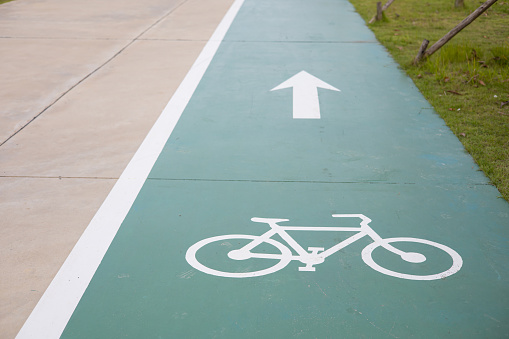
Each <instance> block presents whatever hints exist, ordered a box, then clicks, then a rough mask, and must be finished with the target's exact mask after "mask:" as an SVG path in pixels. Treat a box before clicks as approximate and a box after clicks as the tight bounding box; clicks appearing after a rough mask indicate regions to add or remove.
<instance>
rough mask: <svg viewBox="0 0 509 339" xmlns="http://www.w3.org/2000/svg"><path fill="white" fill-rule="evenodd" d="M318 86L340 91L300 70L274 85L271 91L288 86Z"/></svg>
mask: <svg viewBox="0 0 509 339" xmlns="http://www.w3.org/2000/svg"><path fill="white" fill-rule="evenodd" d="M302 86H304V87H320V88H324V89H330V90H332V91H338V92H341V91H340V90H339V89H337V88H336V87H334V86H331V85H329V84H328V83H326V82H325V81H322V80H320V79H318V78H317V77H315V76H313V75H311V74H309V73H308V72H306V71H300V72H299V73H297V74H295V75H294V76H293V77H291V78H290V79H288V80H286V81H285V82H283V83H282V84H280V85H279V86H276V87H274V88H273V89H271V91H277V90H279V89H284V88H290V87H302Z"/></svg>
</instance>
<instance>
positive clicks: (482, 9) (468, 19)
mask: <svg viewBox="0 0 509 339" xmlns="http://www.w3.org/2000/svg"><path fill="white" fill-rule="evenodd" d="M497 1H498V0H488V1H486V2H485V3H483V4H482V5H481V6H480V7H479V8H478V9H476V10H475V11H474V12H472V14H470V15H469V16H467V17H466V18H465V19H464V20H463V21H462V22H460V23H459V24H458V25H457V26H456V27H454V28H453V29H452V30H451V31H450V32H449V33H447V34H446V35H444V36H443V37H442V38H441V39H440V40H438V41H437V42H435V44H434V45H433V46H431V47H430V48H429V49H428V50H427V51H426V52H425V53H424V55H421V57H420V58H419V55H420V53H421V50H419V54H417V56H416V57H415V59H414V63H417V62H419V61H420V60H422V59H425V58H427V57H429V56H431V55H432V54H433V53H435V52H436V51H438V50H439V49H440V48H441V47H442V46H443V45H445V44H446V43H447V42H448V41H449V40H451V39H452V38H454V36H455V35H456V34H458V33H459V32H460V31H461V30H462V29H463V28H465V27H467V26H468V25H470V24H471V23H472V21H474V20H475V19H477V18H478V17H479V16H480V15H481V14H483V13H484V12H485V11H486V10H487V9H488V8H490V6H491V5H493V4H494V3H495V2H497ZM425 41H426V40H425ZM423 45H424V43H423ZM421 49H422V46H421Z"/></svg>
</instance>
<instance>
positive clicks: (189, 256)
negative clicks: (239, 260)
mask: <svg viewBox="0 0 509 339" xmlns="http://www.w3.org/2000/svg"><path fill="white" fill-rule="evenodd" d="M258 238H259V237H257V236H254V235H246V234H228V235H220V236H216V237H211V238H207V239H203V240H201V241H198V242H197V243H196V244H194V245H192V246H191V247H189V249H188V250H187V252H186V260H187V262H188V263H189V264H190V265H191V266H193V267H194V268H196V269H197V270H200V271H202V272H204V273H207V274H211V275H215V276H219V277H226V278H250V277H257V276H262V275H266V274H270V273H274V272H276V271H279V270H280V269H282V268H284V267H285V266H286V265H288V263H289V262H290V261H291V260H292V252H291V251H290V249H288V247H286V246H285V245H283V244H281V243H280V242H278V241H275V240H273V239H266V240H264V241H263V242H265V243H268V244H270V245H272V246H275V247H276V248H277V249H278V250H279V252H281V254H277V255H272V257H277V259H272V258H271V259H268V260H278V261H277V263H276V264H275V265H273V266H271V267H268V268H265V269H262V270H257V271H254V272H224V271H219V270H215V269H212V268H210V267H207V266H205V265H203V264H202V263H200V262H199V261H198V259H197V258H196V253H197V252H198V250H199V249H201V248H202V247H204V246H206V245H208V244H211V243H214V242H218V241H221V242H223V241H224V240H238V239H242V240H246V239H247V240H256V239H258ZM237 250H238V249H237ZM233 251H234V250H232V251H230V253H231V252H233ZM253 257H256V256H253ZM245 259H249V258H245ZM225 260H234V259H232V257H230V256H225Z"/></svg>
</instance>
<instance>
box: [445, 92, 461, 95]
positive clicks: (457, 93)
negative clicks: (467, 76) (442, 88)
mask: <svg viewBox="0 0 509 339" xmlns="http://www.w3.org/2000/svg"><path fill="white" fill-rule="evenodd" d="M447 92H449V93H452V94H456V95H463V94H461V93H459V92H456V91H447Z"/></svg>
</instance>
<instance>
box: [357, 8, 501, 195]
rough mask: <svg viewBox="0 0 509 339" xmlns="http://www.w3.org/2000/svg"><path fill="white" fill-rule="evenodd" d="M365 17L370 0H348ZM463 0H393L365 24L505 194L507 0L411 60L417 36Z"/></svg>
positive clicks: (440, 24)
mask: <svg viewBox="0 0 509 339" xmlns="http://www.w3.org/2000/svg"><path fill="white" fill-rule="evenodd" d="M350 1H351V2H352V4H353V5H354V6H355V8H356V10H357V11H358V12H359V14H360V15H361V16H362V17H363V18H364V19H365V20H366V21H368V20H369V19H370V18H371V17H372V16H373V14H374V13H375V12H376V1H374V0H350ZM480 5H481V2H479V1H474V0H465V7H463V8H455V7H454V0H424V1H423V0H396V1H395V2H394V3H393V4H392V5H391V7H389V8H388V9H387V11H386V12H385V13H384V14H385V17H386V20H385V21H383V22H378V23H375V24H372V25H369V26H370V28H371V29H372V30H373V31H374V33H375V34H376V36H377V39H378V40H379V41H380V42H381V43H382V44H383V45H384V46H385V47H386V48H387V50H388V51H389V52H390V53H391V54H392V56H393V57H394V59H395V60H396V61H397V62H398V63H399V64H400V65H401V68H402V69H403V70H404V71H405V72H406V73H407V74H408V75H409V76H410V77H411V78H412V79H413V81H414V82H415V84H416V86H417V87H418V88H419V89H420V90H421V92H422V93H423V94H424V96H425V97H426V98H427V99H428V101H429V102H430V103H431V104H432V105H433V107H434V108H435V110H436V111H437V113H438V114H440V116H441V117H442V118H443V119H444V120H445V122H446V123H447V125H448V126H449V127H450V128H451V130H452V131H453V132H454V133H455V134H456V135H457V136H458V138H459V139H460V140H461V142H462V143H463V145H464V146H465V148H466V149H467V151H468V152H470V154H471V155H472V157H473V158H474V160H475V161H476V162H477V164H478V165H479V167H480V168H481V169H482V170H483V171H484V173H485V174H486V175H487V176H488V177H489V178H490V179H491V181H492V182H493V183H494V184H495V185H496V186H497V188H498V189H499V191H500V192H501V194H502V196H503V197H504V198H505V199H506V200H509V103H508V104H504V103H505V102H508V101H509V25H508V22H509V2H505V1H498V2H497V3H495V4H494V5H493V6H491V8H490V9H489V10H488V11H486V12H485V14H483V15H482V16H480V17H479V18H477V19H476V20H475V21H474V22H473V23H471V24H470V25H469V26H468V27H466V28H465V29H464V30H463V31H461V32H460V33H459V34H458V35H456V37H454V38H453V39H452V40H451V41H450V42H449V43H448V44H446V45H445V46H443V47H442V48H441V49H440V50H439V51H438V52H436V53H435V54H434V55H432V56H431V57H430V58H428V59H427V60H425V61H424V62H422V63H421V64H419V65H418V66H414V65H412V61H413V59H414V58H415V56H416V55H417V51H418V50H419V47H420V45H421V43H422V41H423V40H424V39H428V40H429V41H430V46H431V45H432V44H433V43H435V42H436V41H437V40H438V39H440V38H441V37H442V36H444V35H445V34H446V33H447V32H449V31H450V30H451V29H453V28H454V27H455V26H456V25H457V24H458V23H460V22H461V21H462V20H463V19H464V18H466V17H467V16H468V15H469V14H470V13H471V12H472V11H474V10H475V9H477V7H479V6H480Z"/></svg>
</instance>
